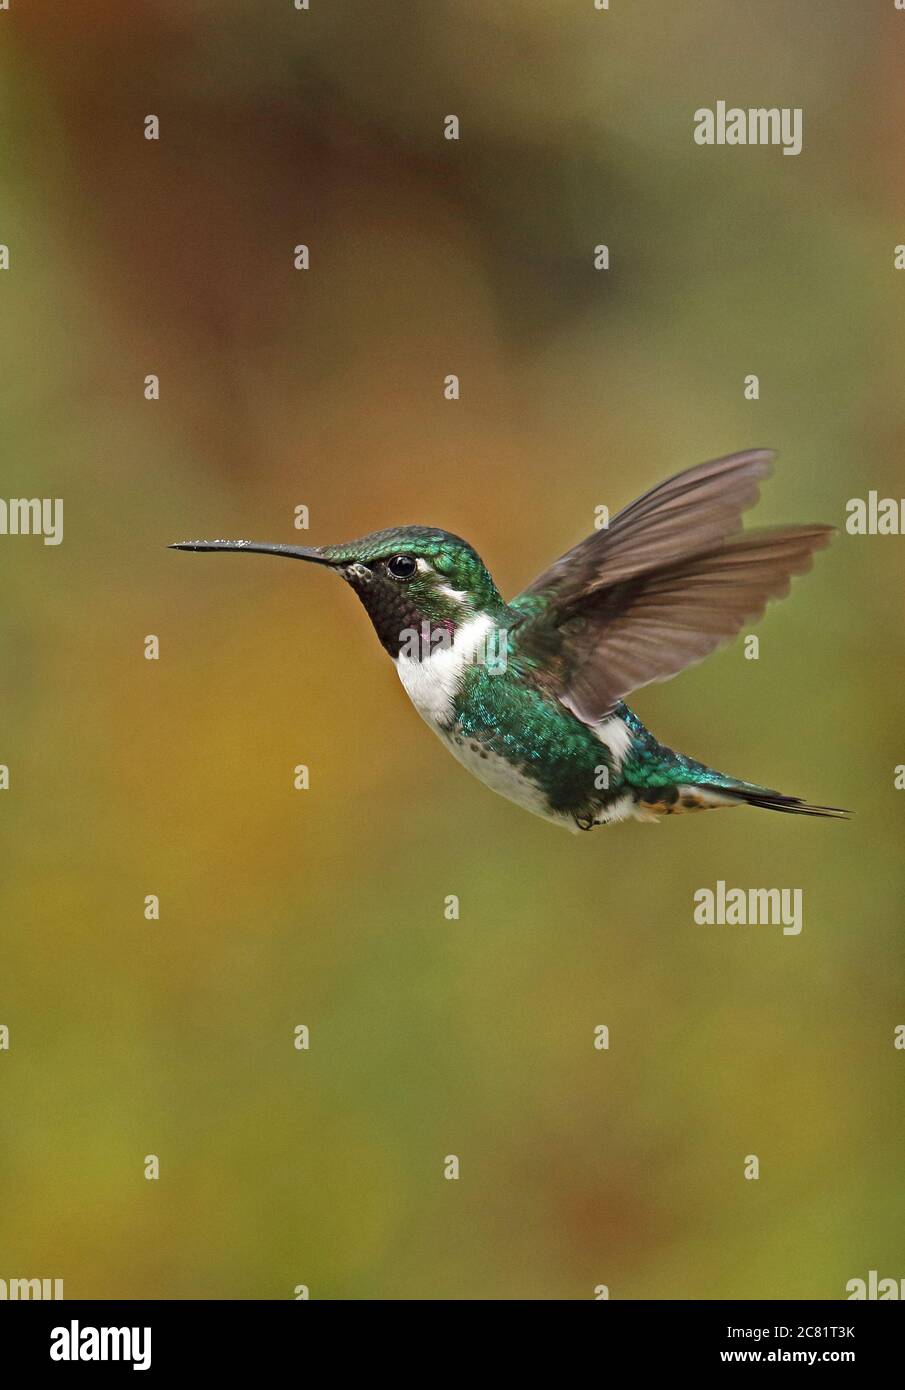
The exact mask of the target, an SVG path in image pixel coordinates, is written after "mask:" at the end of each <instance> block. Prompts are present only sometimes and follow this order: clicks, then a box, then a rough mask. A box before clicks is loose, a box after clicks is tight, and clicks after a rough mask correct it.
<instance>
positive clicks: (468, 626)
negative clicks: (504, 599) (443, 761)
mask: <svg viewBox="0 0 905 1390" xmlns="http://www.w3.org/2000/svg"><path fill="white" fill-rule="evenodd" d="M493 626H494V623H493V619H492V618H490V617H488V615H487V614H486V613H481V614H480V615H479V616H478V617H476V618H472V619H471V620H470V621H469V622H467V623H463V624H462V626H461V627H460V628H459V629H458V630H457V631H456V635H455V638H454V639H453V642H452V644H451V645H450V646H443V645H439V646H437V647H435V648H434V649H433V650H432V651H431V653H430V655H426V656H425V658H424V660H423V661H417V660H416V659H415V658H414V657H411V656H404V655H401V654H400V655H399V656H397V658H396V670H397V671H398V672H399V679H400V680H401V681H402V684H403V685H404V686H405V693H406V694H407V695H408V697H409V699H410V700H411V702H412V704H413V705H414V706H415V709H416V710H417V711H418V713H419V714H420V715H421V717H422V718H423V719H426V720H427V722H428V724H430V725H431V726H432V727H434V728H435V729H436V730H437V732H439V731H440V729H441V728H443V727H448V726H449V725H450V724H452V722H453V701H454V699H455V697H456V695H457V694H458V693H459V691H460V689H461V687H462V678H463V676H464V674H465V671H466V669H467V668H468V667H469V666H470V665H471V664H472V662H473V661H474V659H475V656H476V655H477V653H478V652H480V651H484V650H486V642H487V634H488V633H489V632H490V631H491V630H492V629H493Z"/></svg>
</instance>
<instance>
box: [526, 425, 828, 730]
mask: <svg viewBox="0 0 905 1390" xmlns="http://www.w3.org/2000/svg"><path fill="white" fill-rule="evenodd" d="M772 457H773V456H772V454H771V453H768V452H767V451H765V450H756V451H752V452H749V453H744V454H733V455H731V456H730V457H729V458H724V459H717V460H716V461H715V462H713V463H705V464H701V465H700V466H699V467H697V468H690V469H688V470H687V471H686V472H684V473H679V474H677V475H676V476H675V477H673V478H670V479H668V480H667V482H665V483H662V484H660V486H658V487H656V488H653V489H651V491H650V492H647V493H645V494H644V496H643V497H641V498H639V499H638V501H637V502H633V503H632V504H631V505H630V506H628V507H626V508H625V509H624V510H623V511H621V512H620V513H619V514H618V515H617V516H616V517H614V519H613V521H612V522H611V523H610V526H609V528H608V529H606V530H602V531H598V532H595V533H594V534H593V535H592V536H589V537H588V538H587V539H586V540H584V541H582V542H581V543H580V544H579V545H577V546H575V547H574V549H572V550H570V551H568V553H567V554H566V555H564V556H562V558H561V559H559V560H557V561H556V562H555V563H554V564H553V565H552V566H551V567H550V568H549V569H548V570H546V571H545V572H544V573H543V574H542V575H541V576H540V577H539V578H538V579H536V580H535V581H534V583H533V584H532V585H531V586H530V587H529V588H528V589H526V590H525V592H524V593H523V594H520V595H519V597H518V598H517V599H515V600H514V602H513V604H512V607H513V608H514V609H515V611H516V612H517V613H519V614H520V615H521V622H520V623H519V624H518V625H517V626H516V627H515V628H514V629H513V631H512V634H511V640H512V651H513V656H514V657H515V659H516V660H517V661H522V662H523V663H524V664H525V665H526V666H527V667H528V668H531V669H533V673H534V677H535V679H537V680H539V681H540V682H541V683H542V684H543V685H544V686H545V688H547V689H549V690H550V691H551V693H553V694H555V695H556V697H557V698H558V699H559V700H560V701H561V702H562V703H563V704H564V705H566V706H567V707H568V708H569V709H571V710H573V711H574V713H575V714H577V715H578V716H579V718H581V719H584V720H585V721H586V722H587V723H596V722H598V721H599V720H601V719H603V718H604V717H605V716H606V715H607V714H609V713H610V712H611V711H612V709H613V707H614V706H615V705H616V704H617V703H618V701H619V700H620V699H622V698H623V696H625V695H627V694H628V693H629V692H630V691H632V690H636V689H637V688H638V687H639V686H642V685H646V684H648V683H649V682H650V681H658V680H668V679H669V677H670V676H674V675H676V673H677V672H679V671H681V670H683V669H684V667H686V666H689V665H691V664H692V663H694V662H696V661H700V660H702V658H703V657H705V656H707V655H708V654H709V653H710V652H712V651H713V650H714V648H715V647H717V646H719V644H720V643H721V642H724V641H726V640H728V639H729V638H730V637H734V636H735V635H736V633H738V632H739V630H740V629H741V628H742V627H743V626H744V625H745V624H746V623H747V622H749V621H751V620H752V619H754V618H758V617H760V615H761V614H762V613H763V611H764V608H765V607H766V605H767V603H768V601H769V600H770V599H772V598H779V597H780V596H782V595H784V594H786V593H788V590H789V583H790V580H791V577H792V575H795V574H801V573H803V572H804V571H805V570H807V569H809V568H810V566H811V558H812V554H813V552H814V550H816V549H819V548H820V547H822V546H824V545H826V544H827V543H828V541H829V538H830V536H831V534H832V528H831V527H827V526H785V527H777V528H775V529H770V530H762V531H748V532H741V531H740V525H741V514H742V511H743V510H744V509H745V507H748V506H750V505H751V503H752V502H753V501H755V499H756V498H757V485H758V482H759V481H760V480H761V479H762V478H763V477H765V476H766V475H767V474H768V473H769V471H770V465H771V460H772Z"/></svg>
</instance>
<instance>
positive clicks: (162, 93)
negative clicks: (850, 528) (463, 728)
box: [0, 0, 905, 1299]
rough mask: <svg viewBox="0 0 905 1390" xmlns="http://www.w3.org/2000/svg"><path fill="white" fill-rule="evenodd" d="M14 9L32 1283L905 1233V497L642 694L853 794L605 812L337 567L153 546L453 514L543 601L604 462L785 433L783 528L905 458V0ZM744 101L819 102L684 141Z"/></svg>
mask: <svg viewBox="0 0 905 1390" xmlns="http://www.w3.org/2000/svg"><path fill="white" fill-rule="evenodd" d="M0 42H2V59H0V131H2V137H0V241H2V242H4V243H6V244H8V245H9V247H10V255H11V263H10V268H9V270H8V271H6V272H4V273H2V274H0V304H2V334H0V354H2V361H0V394H2V420H3V434H4V446H3V479H4V482H3V494H4V496H34V495H42V496H50V497H57V496H59V497H63V498H64V499H65V509H66V510H65V540H64V543H63V544H62V546H60V547H59V548H53V547H45V546H43V545H42V544H41V543H40V542H39V541H37V540H26V539H24V538H13V537H8V538H2V539H0V569H2V584H3V595H4V602H3V604H2V610H0V626H2V647H0V650H2V659H0V681H2V709H3V721H2V739H0V761H2V762H4V763H6V764H8V765H9V767H10V769H11V787H10V790H9V791H8V792H6V793H3V795H2V798H0V816H2V834H3V844H4V851H3V859H2V871H0V912H2V917H0V920H2V932H3V962H2V976H0V1021H2V1022H3V1023H5V1024H6V1025H7V1026H8V1027H9V1029H10V1038H11V1046H10V1050H9V1051H8V1052H3V1053H0V1126H2V1139H0V1190H2V1193H3V1197H2V1203H0V1276H2V1277H4V1278H12V1277H20V1276H22V1277H25V1276H36V1277H42V1276H46V1277H62V1278H64V1279H65V1289H66V1294H67V1296H69V1297H100V1298H114V1297H116V1298H144V1297H147V1298H196V1297H238V1298H291V1297H292V1296H293V1290H294V1288H295V1286H296V1285H298V1284H306V1285H308V1286H309V1288H310V1290H311V1296H312V1297H318V1298H324V1297H333V1298H392V1299H396V1298H439V1299H459V1298H478V1299H527V1298H530V1299H533V1298H538V1299H550V1298H591V1297H593V1296H594V1289H595V1286H596V1285H598V1284H606V1285H608V1286H609V1289H610V1295H611V1297H613V1298H620V1299H626V1298H628V1299H633V1298H707V1299H709V1298H717V1297H729V1298H736V1299H745V1298H755V1297H775V1298H785V1297H792V1298H798V1297H816V1298H827V1299H834V1298H840V1297H842V1296H844V1292H845V1283H846V1281H847V1280H848V1279H850V1278H853V1277H866V1276H867V1271H868V1270H869V1269H877V1270H878V1271H879V1273H880V1275H881V1277H885V1276H889V1277H896V1278H898V1277H901V1276H903V1275H905V1230H903V1216H905V1210H903V1208H905V1195H903V1187H902V1180H901V1175H902V1150H903V1078H902V1067H903V1065H905V1054H903V1053H902V1052H897V1051H896V1050H895V1049H894V1046H893V1030H894V1027H895V1026H896V1024H900V1023H903V1022H905V1001H903V994H902V983H903V950H902V940H903V925H905V924H903V901H905V881H903V864H902V829H903V810H902V807H903V801H902V798H903V796H905V793H902V792H897V791H896V790H895V789H894V785H893V777H894V767H895V765H896V764H897V762H899V761H905V748H903V744H902V721H901V702H902V697H901V692H902V683H903V675H905V666H903V635H902V634H903V624H902V608H903V598H902V593H903V577H905V538H899V537H864V538H859V537H851V536H848V535H846V534H845V533H844V532H843V533H842V534H841V535H840V537H839V539H838V541H837V542H836V544H835V545H834V546H833V548H832V549H831V550H830V551H828V552H827V553H825V554H823V555H821V556H820V557H818V562H817V565H816V566H815V570H814V572H813V573H812V574H811V575H809V576H807V577H806V578H805V579H803V580H800V581H798V582H797V584H796V586H795V588H794V590H793V595H792V598H791V599H790V600H789V601H787V602H786V603H785V604H782V605H779V606H776V607H774V608H772V609H771V610H770V611H769V613H768V615H767V617H766V618H765V620H764V621H763V623H762V624H761V625H760V626H759V627H758V628H757V629H756V630H757V632H758V635H759V636H760V639H761V655H760V659H759V661H757V662H752V661H746V660H744V658H743V651H742V644H741V642H739V643H737V644H735V645H733V646H731V647H730V648H728V649H726V650H724V651H723V652H721V653H719V654H717V655H716V656H714V657H713V658H712V659H710V660H709V661H708V662H707V663H706V664H704V665H703V666H700V667H698V668H696V669H694V670H692V671H689V672H687V673H686V674H684V675H682V676H681V677H680V678H678V679H677V680H675V681H673V682H671V683H670V684H668V685H663V686H658V687H653V688H650V689H648V690H645V691H643V692H641V693H640V694H639V695H638V697H637V698H636V700H635V701H634V702H633V703H634V706H635V708H636V709H637V710H638V712H639V713H640V714H641V716H642V717H643V718H644V719H645V720H646V721H647V722H648V723H649V724H650V725H651V726H652V727H653V728H654V730H655V731H656V732H657V733H658V735H659V736H660V737H661V738H662V739H663V740H664V741H665V742H667V743H670V744H671V745H672V746H674V747H677V748H681V749H683V750H685V751H687V752H689V753H691V754H693V755H695V756H698V757H701V758H703V759H704V760H706V761H707V762H709V763H711V764H713V765H716V766H718V767H722V768H725V769H726V770H728V771H731V772H735V773H737V774H739V775H742V776H745V777H748V778H752V779H756V780H759V781H763V782H766V783H768V784H773V785H778V786H780V787H781V788H783V789H784V790H786V791H788V792H791V793H797V794H800V795H803V796H807V797H809V798H811V799H814V800H817V801H823V802H829V803H831V804H837V805H844V806H851V807H853V808H854V809H855V810H856V812H857V815H856V817H855V819H853V820H852V821H851V823H849V824H835V823H824V822H820V821H809V820H805V819H792V818H790V817H785V816H770V815H767V814H764V813H759V812H755V811H738V812H736V813H734V814H732V815H728V814H727V815H714V816H707V817H697V818H696V817H688V818H684V819H677V820H675V821H674V822H667V823H666V824H664V825H662V826H660V827H658V828H654V827H646V826H640V825H635V824H630V825H625V826H618V827H615V828H612V829H607V830H601V831H598V832H596V833H595V834H593V835H587V836H577V837H573V836H569V835H566V834H563V833H561V832H559V831H557V830H556V829H555V828H553V827H551V826H549V825H547V824H545V823H543V822H542V821H539V820H535V819H533V818H531V817H529V816H527V815H525V814H524V813H523V812H521V811H520V810H519V809H518V808H516V807H514V806H512V805H510V804H508V803H507V802H505V801H503V800H502V799H500V798H497V797H494V796H493V795H491V794H490V793H489V792H488V791H487V790H486V789H484V788H482V787H481V786H480V785H479V784H478V783H477V782H475V781H474V780H472V779H470V778H469V777H468V776H467V775H466V773H465V772H464V771H462V770H461V769H460V768H458V767H457V766H456V764H455V763H454V762H453V761H452V760H451V759H449V757H448V756H447V754H446V753H445V752H444V751H443V749H442V748H441V747H440V745H439V743H437V742H436V741H435V740H434V739H433V738H432V737H431V736H430V734H429V732H428V731H427V730H426V729H425V728H424V726H423V725H422V724H421V722H420V720H419V719H418V717H417V715H416V714H415V713H414V711H413V710H412V709H411V708H410V707H409V705H408V703H407V701H406V699H405V696H404V694H403V692H402V690H401V688H400V686H399V684H398V682H397V680H396V677H395V674H394V672H393V670H392V668H391V666H390V665H389V663H388V662H387V660H386V657H385V655H384V654H383V652H382V651H381V649H380V647H379V645H378V643H377V641H376V639H375V638H374V635H373V633H372V632H371V630H370V626H369V624H368V622H367V620H366V618H365V615H364V614H363V612H361V611H360V610H359V608H358V605H357V604H356V601H355V599H354V597H353V595H351V594H350V593H349V592H348V591H347V590H346V589H345V587H344V586H343V585H341V584H340V583H338V582H336V581H335V580H334V579H333V578H332V577H331V576H330V575H327V574H325V573H321V572H319V571H317V570H313V569H309V568H307V567H302V566H290V565H284V564H278V563H276V562H272V561H269V560H266V559H263V558H260V559H254V560H252V559H248V558H245V557H242V558H239V557H235V558H234V557H228V558H227V557H215V556H193V555H184V554H179V553H176V552H172V551H169V550H167V548H166V546H167V543H168V542H170V541H173V540H178V539H182V538H185V537H188V536H196V535H206V536H221V535H232V536H253V537H257V538H261V539H270V540H286V541H292V540H296V541H298V540H308V541H310V542H311V543H314V544H317V543H321V542H329V541H337V540H344V539H348V538H349V537H352V536H355V535H359V534H362V533H363V532H367V531H370V530H374V529H376V528H378V527H383V526H386V525H391V524H394V523H403V522H423V523H429V524H436V525H440V526H443V527H445V528H447V529H449V530H453V531H456V532H459V533H461V534H464V535H465V536H467V537H468V538H469V539H470V540H472V541H473V542H474V544H475V545H476V546H477V548H478V549H479V550H480V552H481V553H482V554H483V555H484V556H485V558H486V559H487V561H488V563H489V564H490V566H491V568H492V569H493V571H494V573H495V575H496V577H497V579H498V581H499V583H500V586H501V588H502V589H503V590H504V592H506V593H512V592H514V591H516V590H517V589H519V588H520V587H522V586H523V585H524V584H525V583H527V582H528V581H529V580H530V579H531V578H532V577H533V576H534V575H535V574H536V573H537V572H538V571H539V570H540V569H541V568H543V567H544V566H545V565H546V564H547V563H548V562H549V561H550V560H551V559H552V558H553V557H554V556H555V555H557V554H558V553H560V552H561V551H562V550H564V549H565V548H567V547H568V546H569V545H571V544H572V543H574V542H575V541H576V540H577V539H579V538H580V536H581V535H583V534H585V533H586V532H588V531H589V530H590V529H591V528H592V525H593V520H594V508H595V507H597V506H599V505H601V504H604V505H608V506H609V507H610V508H611V510H613V509H616V508H618V507H619V506H621V505H623V504H624V503H625V502H627V501H629V500H630V499H631V498H632V497H633V496H635V495H636V494H637V493H638V492H639V491H641V490H643V489H644V488H646V487H648V486H650V485H651V484H653V483H654V482H656V481H658V480H660V479H661V478H663V477H665V476H667V475H668V474H669V473H671V472H674V471H676V470H677V469H679V468H681V467H685V466H688V465H690V464H692V463H695V462H698V461H700V460H702V459H705V458H708V457H713V456H715V455H718V454H721V453H726V452H730V451H732V450H734V449H739V448H743V447H746V446H749V445H753V444H757V445H771V446H774V447H777V448H778V449H780V451H781V454H780V460H779V464H778V467H777V471H776V475H775V477H774V479H773V480H772V482H771V483H770V484H769V486H768V488H767V489H766V491H765V493H764V496H763V498H762V501H761V503H760V504H759V506H758V509H757V511H756V513H754V514H753V515H754V519H755V520H757V521H760V522H765V523H769V522H773V521H813V520H820V521H829V522H835V523H836V524H839V525H841V524H843V523H844V520H845V503H846V501H847V499H849V498H850V497H855V496H862V497H863V496H865V495H866V493H867V491H868V489H871V488H875V489H877V490H878V491H879V492H880V494H881V496H882V495H891V496H896V497H898V496H900V495H901V494H902V493H903V491H905V480H903V471H902V466H901V456H902V449H903V446H905V412H903V404H902V362H903V360H905V315H903V294H905V275H901V276H900V275H897V274H896V272H895V270H894V268H893V252H894V247H895V245H896V244H897V243H898V242H901V241H905V205H903V197H902V188H901V177H900V173H901V168H902V164H903V160H905V84H903V82H902V72H903V45H905V14H899V13H897V12H896V11H895V9H894V7H893V4H892V0H889V3H884V4H876V5H859V6H856V5H852V4H850V3H846V2H844V0H820V3H819V4H818V3H809V4H804V3H800V4H797V5H795V6H791V5H789V4H788V3H786V0H760V3H758V4H757V5H756V6H752V5H750V4H748V3H744V2H743V0H733V2H732V3H730V2H728V0H720V3H717V2H716V0H695V2H694V3H691V0H687V2H686V3H684V4H682V5H681V6H676V5H675V4H673V3H672V0H647V3H645V5H644V6H642V7H636V6H629V5H623V4H622V3H620V0H613V4H612V8H611V10H610V12H608V13H607V12H598V11H596V10H595V9H594V7H593V5H592V3H591V0H575V3H572V0H557V3H555V4H552V3H549V0H470V2H467V0H431V4H430V5H418V4H412V3H395V4H394V3H385V4H381V5H378V6H372V5H366V4H362V3H352V0H332V3H325V0H311V9H310V10H309V11H308V12H297V11H295V10H294V9H293V6H292V4H291V0H280V3H279V4H273V5H270V4H268V5H261V4H258V3H253V0H218V3H214V0H210V3H195V2H194V0H154V2H153V3H151V0H132V3H131V4H130V5H129V6H128V7H123V6H121V5H118V4H115V3H113V0H73V3H71V4H70V5H68V6H66V7H65V10H64V9H61V8H60V6H59V5H55V4H51V3H42V0H34V2H33V3H30V4H28V5H25V4H22V5H20V4H18V3H16V0H14V2H13V5H12V8H11V9H10V11H9V12H6V13H0ZM719 99H724V100H727V101H728V102H729V103H730V104H739V105H743V106H747V105H749V104H750V105H771V104H776V105H780V106H800V107H802V108H803V110H804V145H803V152H802V153H801V155H800V156H798V157H797V158H790V157H784V156H782V154H781V152H780V150H778V149H769V148H767V149H762V148H747V149H729V148H725V149H702V148H700V147H698V146H697V145H695V143H694V142H693V139H692V129H693V125H692V117H693V112H694V111H695V109H696V108H698V107H699V106H710V107H712V106H714V105H715V103H716V101H717V100H719ZM150 113H153V114H156V115H157V116H158V117H159V119H160V126H161V138H160V140H159V141H158V142H156V143H155V142H149V141H146V140H145V139H144V138H143V123H144V118H145V116H146V115H147V114H150ZM449 113H455V114H457V115H458V116H459V118H460V121H461V139H460V140H459V142H458V143H452V142H448V141H446V140H444V139H443V138H442V127H443V119H444V117H445V116H446V115H447V114H449ZM302 242H304V243H307V244H308V245H309V246H310V254H311V267H310V270H308V271H307V272H300V271H296V270H295V269H294V268H293V258H292V252H293V247H294V246H295V245H296V244H298V243H302ZM601 242H602V243H606V244H607V245H608V246H609V247H610V254H611V268H610V270H609V271H608V272H598V271H595V269H594V266H593V248H594V246H595V245H596V244H598V243H601ZM450 372H455V373H457V374H459V375H460V378H461V383H462V398H461V400H460V401H459V402H457V403H450V402H448V401H446V400H444V397H443V389H442V387H443V378H444V377H445V376H446V374H447V373H450ZM149 373H155V374H157V375H159V377H160V383H161V398H160V400H159V401H157V402H149V401H147V400H145V399H144V394H143V392H144V378H145V376H146V375H147V374H149ZM748 373H757V374H758V375H759V376H760V381H761V399H760V400H759V401H757V402H750V401H746V400H745V399H744V396H743V379H744V377H745V376H746V375H747V374H748ZM299 505H305V506H307V507H308V508H309V509H310V519H311V524H310V530H309V531H308V533H307V534H306V535H303V536H299V534H298V532H296V531H294V530H293V515H294V509H295V508H296V507H297V506H299ZM150 633H153V634H156V635H157V636H158V637H159V639H160V645H161V655H160V660H159V661H156V662H152V661H147V660H145V659H144V655H143V650H144V638H145V636H146V635H147V634H150ZM297 763H306V764H307V765H308V766H309V767H310V770H311V786H310V789H309V790H308V791H306V792H297V791H295V790H293V787H292V769H293V767H294V766H295V765H296V764H297ZM717 879H724V880H725V881H726V882H727V883H728V884H730V885H739V886H745V887H748V886H777V887H790V888H793V887H800V888H802V889H803V891H804V908H805V921H804V930H803V932H802V934H801V936H800V937H798V938H793V937H784V936H783V935H782V933H781V931H780V930H779V929H778V928H774V927H754V928H747V929H745V928H734V927H713V928H705V927H699V926H695V925H694V923H693V919H692V897H693V893H694V891H695V890H696V889H698V888H701V887H712V886H713V885H714V884H715V883H716V881H717ZM149 893H154V894H159V896H160V902H161V920H160V922H159V923H149V922H146V921H145V920H144V914H143V907H144V898H145V895H146V894H149ZM450 893H457V894H459V895H460V898H461V919H460V920H459V921H458V922H448V921H446V920H445V919H444V915H443V902H444V898H445V896H446V895H447V894H450ZM299 1023H304V1024H306V1025H307V1026H308V1027H309V1028H310V1030H311V1046H310V1050H309V1051H307V1052H299V1051H296V1050H295V1048H294V1046H293V1029H294V1028H295V1026H296V1025H297V1024H299ZM600 1023H605V1024H607V1025H608V1026H609V1028H610V1030H611V1045H610V1049H609V1051H601V1052H599V1051H596V1050H595V1049H594V1047H593V1032H594V1028H595V1026H596V1025H598V1024H600ZM149 1153H153V1154H157V1155H158V1156H159V1158H160V1163H161V1176H160V1179H159V1181H157V1182H149V1181H146V1180H145V1178H144V1170H143V1162H144V1156H145V1155H146V1154H149ZM450 1153H454V1154H457V1155H458V1156H459V1158H460V1162H461V1178H460V1180H459V1181H458V1182H448V1181H445V1180H444V1178H443V1176H442V1173H443V1160H444V1156H445V1155H447V1154H450ZM748 1154H756V1155H758V1157H759V1159H760V1162H761V1178H760V1180H759V1181H757V1182H747V1181H745V1180H744V1179H743V1164H744V1159H745V1155H748Z"/></svg>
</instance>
